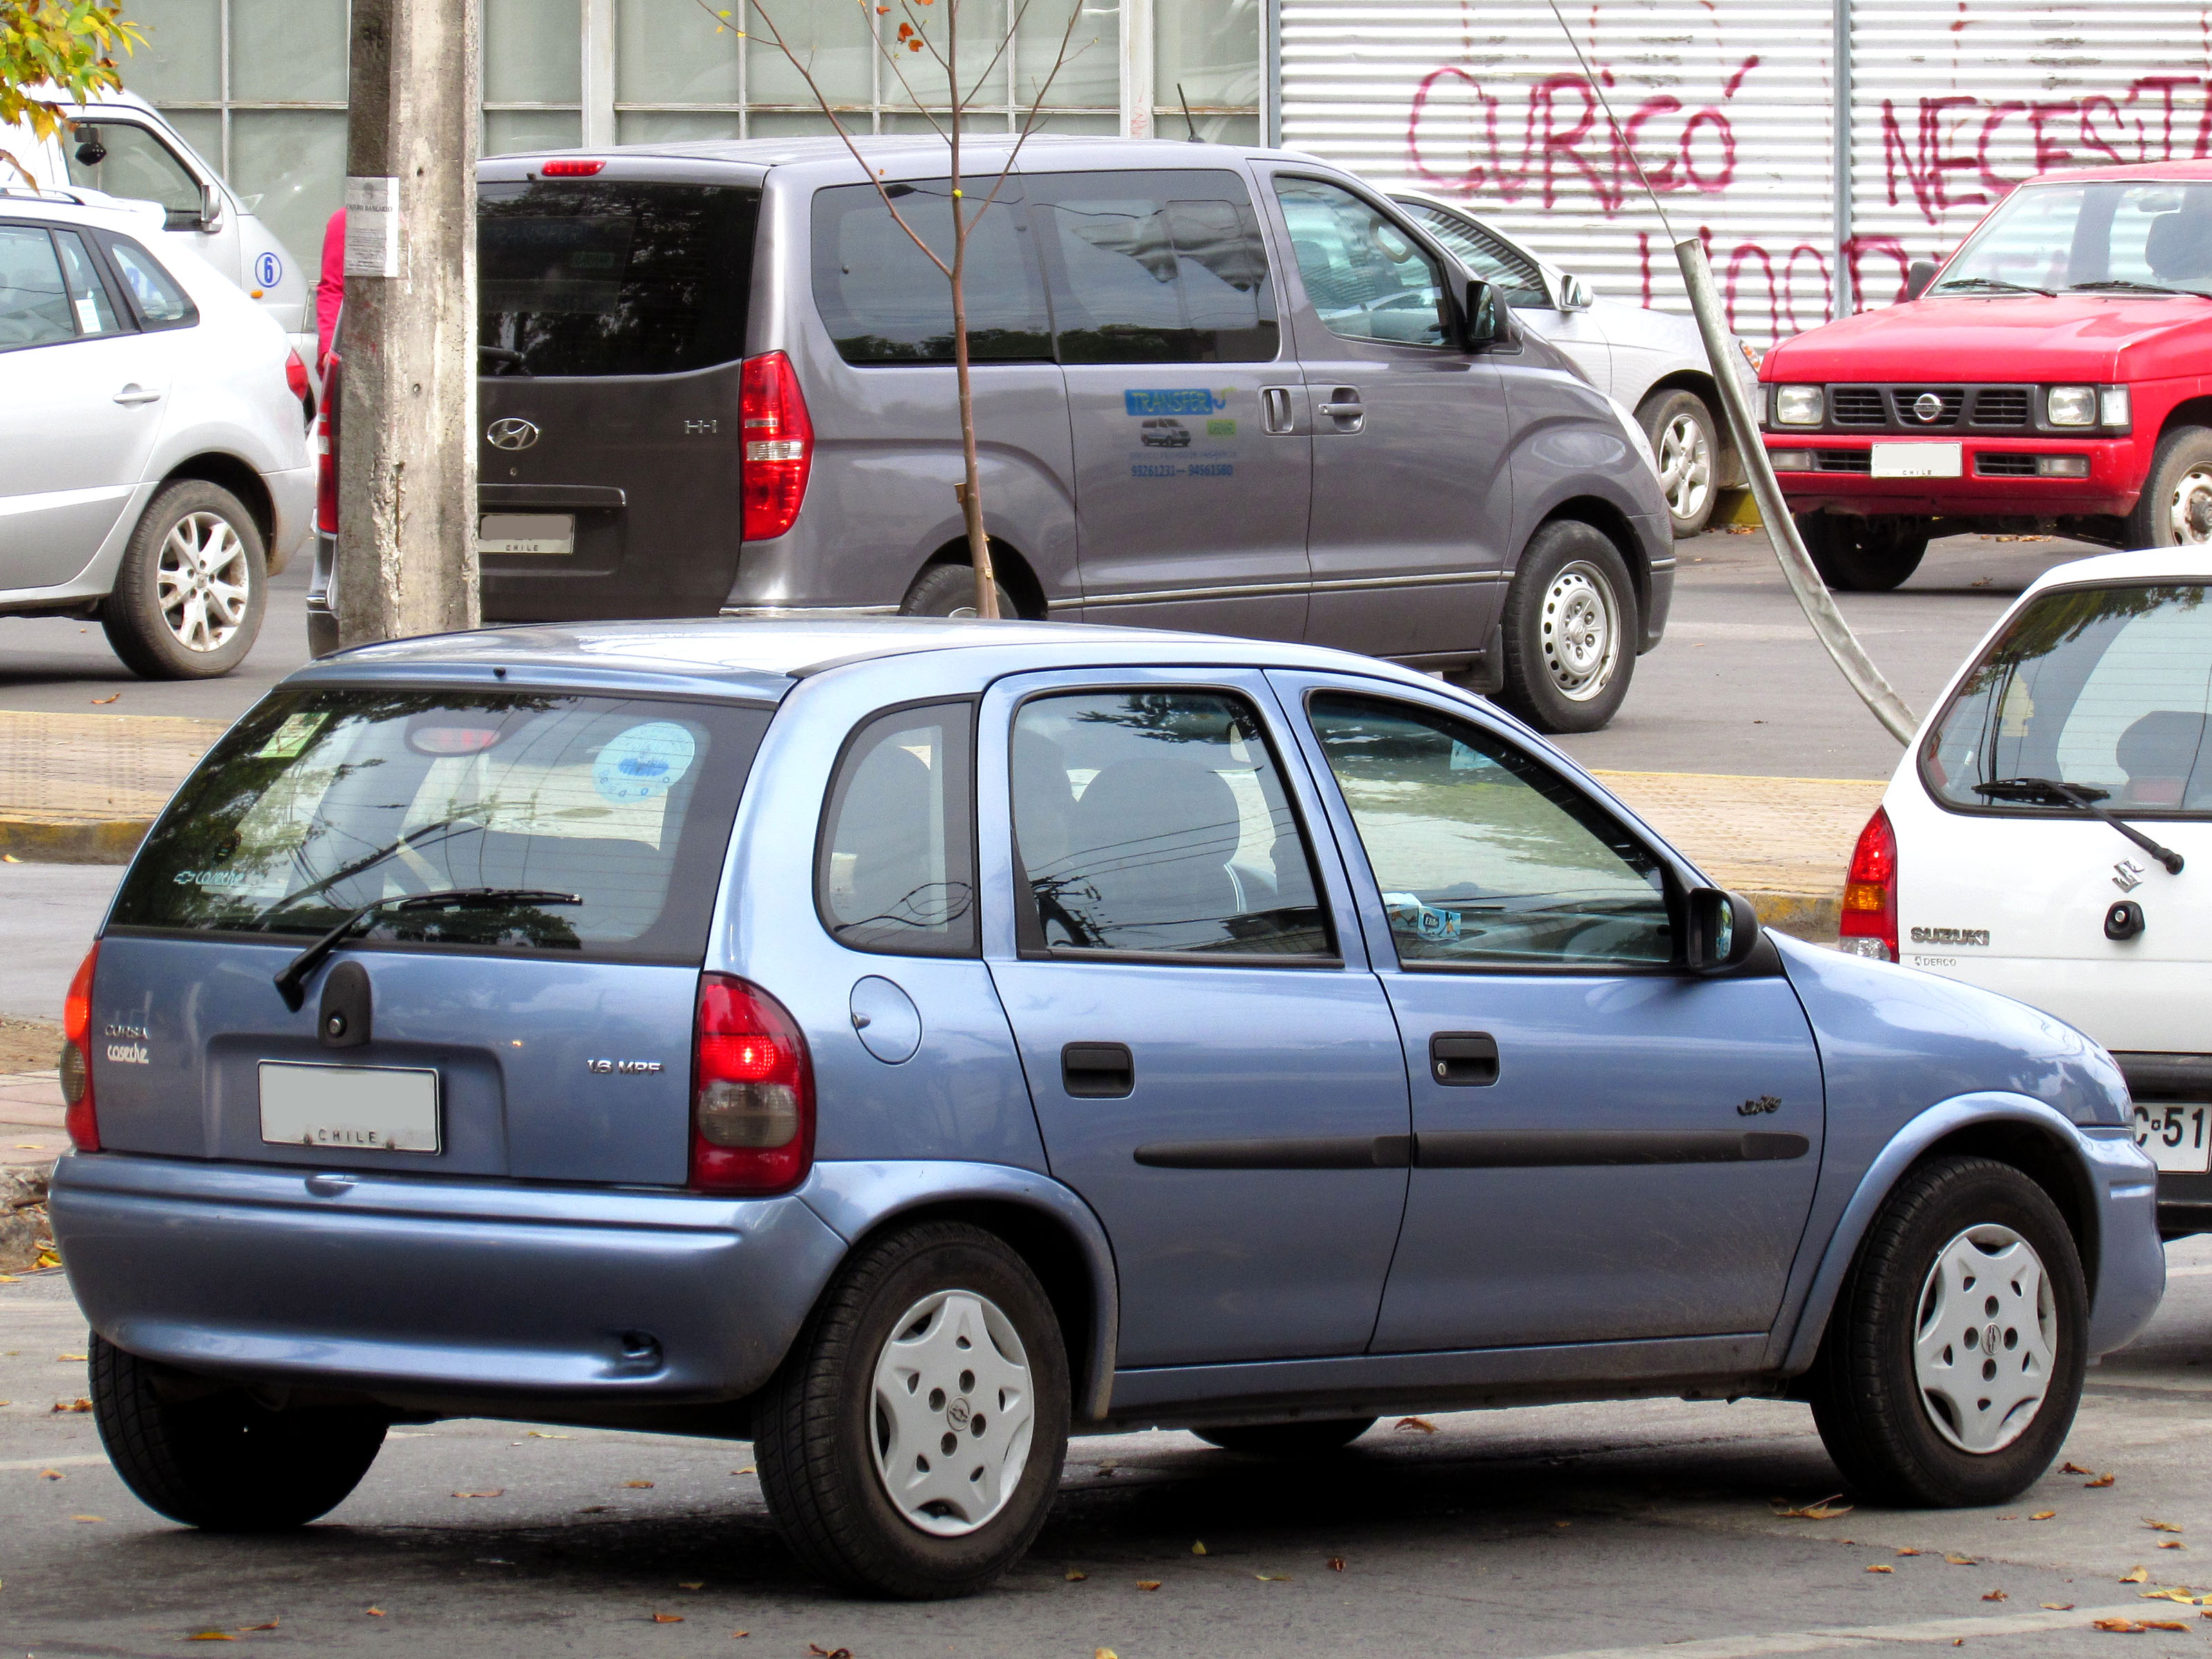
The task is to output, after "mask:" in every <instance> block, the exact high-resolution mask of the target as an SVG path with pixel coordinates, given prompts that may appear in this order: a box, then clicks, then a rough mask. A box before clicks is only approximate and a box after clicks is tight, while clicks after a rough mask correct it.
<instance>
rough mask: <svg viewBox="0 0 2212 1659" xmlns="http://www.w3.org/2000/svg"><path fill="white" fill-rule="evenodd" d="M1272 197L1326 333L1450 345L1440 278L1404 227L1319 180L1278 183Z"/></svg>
mask: <svg viewBox="0 0 2212 1659" xmlns="http://www.w3.org/2000/svg"><path fill="white" fill-rule="evenodd" d="M1275 196H1276V198H1277V199H1278V200H1279V201H1280V202H1281V203H1282V204H1283V220H1284V222H1285V224H1286V225H1287V226H1288V227H1289V228H1290V233H1291V249H1292V251H1293V252H1295V253H1296V254H1297V261H1298V276H1299V277H1300V279H1301V280H1302V281H1303V282H1304V283H1305V289H1306V301H1307V303H1309V304H1310V305H1311V306H1312V307H1313V308H1314V312H1315V314H1316V315H1317V316H1318V317H1319V318H1320V319H1321V322H1322V327H1324V328H1326V329H1327V330H1328V331H1329V332H1330V333H1332V334H1340V335H1342V336H1343V337H1345V338H1346V339H1350V340H1382V341H1387V342H1389V343H1391V344H1394V345H1427V346H1435V345H1444V344H1447V343H1449V341H1450V338H1451V333H1450V325H1449V313H1447V312H1446V311H1445V309H1444V285H1443V272H1442V271H1441V270H1439V269H1438V267H1437V262H1436V261H1435V260H1434V259H1432V258H1430V257H1429V256H1428V255H1427V254H1426V253H1425V252H1422V251H1421V249H1420V248H1419V247H1418V246H1415V244H1414V241H1413V238H1412V237H1411V236H1408V235H1407V234H1406V232H1405V231H1404V229H1403V228H1401V227H1400V226H1398V225H1396V224H1395V223H1393V222H1391V221H1390V220H1389V219H1387V218H1385V217H1384V216H1383V215H1382V214H1381V213H1380V212H1379V211H1377V210H1376V209H1375V208H1373V207H1371V206H1370V205H1369V204H1367V203H1365V202H1364V201H1362V200H1360V198H1359V197H1357V196H1354V195H1353V194H1352V192H1351V191H1348V190H1345V189H1343V188H1341V187H1340V186H1339V185H1332V184H1328V183H1326V182H1324V181H1322V179H1291V178H1279V179H1276V180H1275Z"/></svg>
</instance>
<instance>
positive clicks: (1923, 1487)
mask: <svg viewBox="0 0 2212 1659" xmlns="http://www.w3.org/2000/svg"><path fill="white" fill-rule="evenodd" d="M2087 1305H2088V1293H2087V1289H2086V1288H2085V1286H2084V1285H2083V1283H2082V1277H2081V1255H2080V1254H2079V1252H2078V1251H2076V1250H2075V1246H2074V1236H2073V1235H2072V1234H2071V1233H2070V1232H2069V1231H2067V1227H2066V1223H2065V1220H2064V1218H2062V1217H2061V1216H2060V1215H2059V1213H2058V1210H2057V1206H2055V1205H2053V1204H2052V1203H2051V1199H2050V1197H2049V1195H2048V1194H2045V1192H2044V1190H2043V1189H2042V1188H2040V1187H2039V1186H2037V1185H2036V1184H2035V1183H2034V1182H2033V1181H2030V1180H2029V1179H2028V1178H2027V1176H2024V1175H2022V1174H2021V1172H2020V1171H2019V1170H2015V1169H2014V1168H2013V1167H2012V1166H2011V1165H2010V1164H1999V1163H1997V1162H1996V1161H1995V1160H1993V1159H1990V1158H1934V1159H1931V1160H1929V1162H1928V1163H1926V1164H1922V1165H1921V1166H1920V1167H1919V1168H1918V1169H1917V1170H1913V1171H1911V1173H1910V1174H1909V1175H1907V1176H1905V1179H1904V1180H1903V1181H1901V1182H1899V1183H1898V1187H1897V1190H1896V1191H1895V1192H1893V1193H1892V1194H1890V1196H1889V1200H1888V1201H1887V1203H1886V1204H1884V1205H1883V1206H1882V1208H1881V1213H1880V1214H1879V1215H1877V1216H1876V1217H1875V1220H1874V1225H1873V1226H1872V1227H1870V1228H1869V1230H1868V1232H1867V1236H1866V1238H1865V1240H1864V1241H1863V1243H1861V1244H1860V1246H1859V1250H1858V1255H1857V1258H1856V1259H1855V1260H1854V1261H1852V1263H1851V1267H1850V1273H1848V1274H1847V1275H1846V1276H1845V1278H1844V1285H1843V1289H1842V1291H1840V1292H1839V1293H1838V1296H1837V1298H1836V1306H1835V1310H1834V1312H1833V1313H1832V1314H1831V1315H1830V1316H1829V1318H1828V1328H1827V1331H1826V1334H1825V1335H1823V1337H1822V1338H1821V1340H1820V1354H1819V1356H1818V1357H1817V1358H1815V1359H1814V1362H1813V1370H1812V1374H1811V1376H1810V1377H1809V1378H1808V1383H1810V1385H1811V1387H1810V1394H1811V1398H1812V1402H1813V1420H1814V1422H1815V1423H1816V1424H1818V1425H1820V1438H1821V1440H1822V1441H1823V1442H1824V1443H1826V1446H1827V1448H1828V1455H1830V1456H1831V1457H1832V1458H1834V1459H1835V1461H1836V1467H1837V1468H1839V1469H1841V1470H1842V1471H1843V1474H1844V1479H1845V1480H1848V1481H1849V1482H1850V1484H1851V1486H1853V1487H1854V1488H1856V1489H1857V1491H1858V1492H1861V1493H1862V1494H1863V1495H1864V1496H1866V1497H1867V1498H1871V1499H1873V1500H1874V1501H1875V1502H1876V1503H1882V1504H1900V1505H1906V1506H1917V1507H1924V1508H1944V1509H1950V1508H1957V1507H1960V1506H1963V1505H1970V1504H2002V1503H2007V1502H2009V1501H2010V1500H2011V1499H2012V1498H2015V1497H2017V1496H2019V1494H2020V1493H2021V1492H2024V1491H2026V1490H2027V1487H2029V1486H2032V1485H2033V1483H2034V1482H2035V1481H2036V1480H2038V1479H2039V1477H2040V1476H2041V1475H2042V1474H2043V1472H2044V1470H2045V1469H2046V1468H2049V1467H2050V1464H2051V1459H2052V1458H2053V1457H2055V1456H2057V1454H2058V1449H2059V1447H2060V1445H2062V1444H2063V1443H2064V1441H2065V1438H2066V1435H2067V1431H2069V1429H2070V1428H2071V1427H2072V1426H2073V1423H2074V1410H2075V1406H2076V1405H2078V1404H2079V1403H2080V1401H2081V1372H2082V1368H2083V1366H2084V1365H2085V1364H2086V1363H2087V1353H2086V1352H2085V1350H2084V1348H2083V1342H2084V1340H2085V1336H2086V1333H2087V1326H2088V1318H2087Z"/></svg>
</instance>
